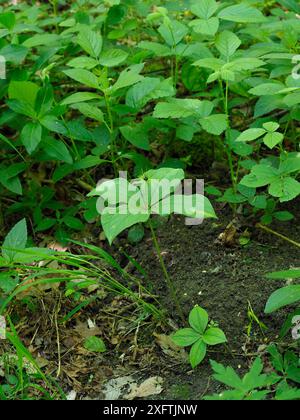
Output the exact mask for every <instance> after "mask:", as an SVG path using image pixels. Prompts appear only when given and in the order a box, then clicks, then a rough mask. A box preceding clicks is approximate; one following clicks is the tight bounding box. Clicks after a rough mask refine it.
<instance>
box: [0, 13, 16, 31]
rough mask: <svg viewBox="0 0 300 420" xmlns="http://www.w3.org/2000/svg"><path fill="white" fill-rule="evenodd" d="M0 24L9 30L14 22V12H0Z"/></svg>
mask: <svg viewBox="0 0 300 420" xmlns="http://www.w3.org/2000/svg"><path fill="white" fill-rule="evenodd" d="M0 24H1V25H3V26H5V27H6V28H7V29H8V30H9V31H11V30H12V29H13V28H14V26H15V24H16V14H15V13H12V12H6V13H0Z"/></svg>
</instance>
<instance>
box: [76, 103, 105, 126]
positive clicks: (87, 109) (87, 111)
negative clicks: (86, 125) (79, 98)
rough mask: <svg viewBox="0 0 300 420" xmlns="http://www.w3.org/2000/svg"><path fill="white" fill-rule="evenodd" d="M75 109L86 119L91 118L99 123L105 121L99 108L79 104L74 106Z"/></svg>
mask: <svg viewBox="0 0 300 420" xmlns="http://www.w3.org/2000/svg"><path fill="white" fill-rule="evenodd" d="M72 108H73V109H77V110H78V111H79V112H81V114H83V115H84V116H85V117H87V118H90V119H92V120H96V121H99V122H103V121H104V115H103V112H102V111H101V109H100V108H97V107H96V106H94V105H90V104H87V103H78V104H74V105H72Z"/></svg>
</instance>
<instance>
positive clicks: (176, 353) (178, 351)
mask: <svg viewBox="0 0 300 420" xmlns="http://www.w3.org/2000/svg"><path fill="white" fill-rule="evenodd" d="M153 335H154V337H155V338H156V343H157V344H158V345H159V347H160V348H161V349H162V351H163V352H164V354H166V355H167V356H169V357H172V358H175V359H177V360H182V361H186V360H187V358H188V356H187V352H186V351H185V350H184V349H183V348H182V347H179V346H176V344H175V343H174V342H173V340H172V338H171V337H170V336H169V335H165V334H157V333H154V334H153Z"/></svg>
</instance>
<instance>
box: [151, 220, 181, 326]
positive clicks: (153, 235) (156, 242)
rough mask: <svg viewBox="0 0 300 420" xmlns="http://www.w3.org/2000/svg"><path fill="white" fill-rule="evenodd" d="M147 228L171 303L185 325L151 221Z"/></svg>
mask: <svg viewBox="0 0 300 420" xmlns="http://www.w3.org/2000/svg"><path fill="white" fill-rule="evenodd" d="M149 226H150V230H151V234H152V240H153V244H154V247H155V250H156V253H157V255H158V258H159V262H160V265H161V268H162V271H163V273H164V276H165V280H166V283H167V286H168V289H169V291H170V293H171V296H172V299H173V301H174V303H175V306H176V309H177V312H178V315H179V316H180V319H181V321H182V322H183V323H185V318H184V314H183V311H182V309H181V306H180V302H179V299H178V297H177V295H176V290H175V287H174V283H173V281H172V280H171V277H170V276H169V273H168V270H167V268H166V265H165V262H164V259H163V257H162V255H161V249H160V246H159V243H158V240H157V237H156V234H155V231H154V229H153V226H152V223H151V221H149Z"/></svg>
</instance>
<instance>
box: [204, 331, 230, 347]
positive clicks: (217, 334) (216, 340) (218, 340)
mask: <svg viewBox="0 0 300 420" xmlns="http://www.w3.org/2000/svg"><path fill="white" fill-rule="evenodd" d="M203 341H204V343H206V344H207V345H209V346H216V345H217V344H223V343H226V342H227V339H226V337H225V334H224V333H223V331H222V330H221V329H220V328H208V330H206V331H205V334H204V335H203Z"/></svg>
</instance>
